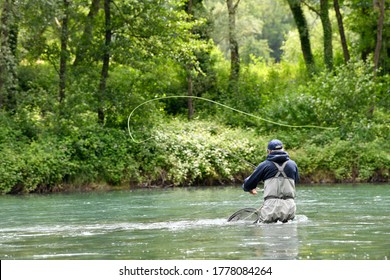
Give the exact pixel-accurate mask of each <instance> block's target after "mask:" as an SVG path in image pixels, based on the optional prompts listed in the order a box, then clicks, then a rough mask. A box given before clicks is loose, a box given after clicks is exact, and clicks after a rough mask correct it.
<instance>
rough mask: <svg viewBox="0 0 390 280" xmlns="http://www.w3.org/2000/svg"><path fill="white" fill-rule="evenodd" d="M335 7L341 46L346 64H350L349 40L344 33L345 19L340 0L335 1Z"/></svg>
mask: <svg viewBox="0 0 390 280" xmlns="http://www.w3.org/2000/svg"><path fill="white" fill-rule="evenodd" d="M333 7H334V11H335V13H336V18H337V25H338V27H339V34H340V41H341V46H342V48H343V55H344V61H345V63H348V61H349V60H350V55H349V50H348V45H347V39H346V37H345V32H344V23H343V17H342V16H341V13H340V5H339V0H333Z"/></svg>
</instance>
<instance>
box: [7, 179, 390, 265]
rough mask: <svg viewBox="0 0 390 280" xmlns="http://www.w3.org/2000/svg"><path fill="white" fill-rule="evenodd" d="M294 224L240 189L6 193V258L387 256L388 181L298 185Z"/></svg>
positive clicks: (389, 245)
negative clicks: (270, 218) (240, 215)
mask: <svg viewBox="0 0 390 280" xmlns="http://www.w3.org/2000/svg"><path fill="white" fill-rule="evenodd" d="M297 194H298V197H297V200H296V202H297V217H296V219H295V220H294V221H292V222H289V223H287V224H279V223H277V224H263V225H262V224H256V225H254V224H251V223H248V222H240V223H228V222H227V221H226V219H227V217H228V216H230V214H232V213H233V212H235V211H236V210H238V209H240V208H243V207H255V208H258V207H260V204H261V197H260V196H257V197H254V196H250V195H249V194H247V193H244V192H243V191H242V190H241V188H240V187H215V188H189V189H183V188H176V189H166V190H156V189H154V190H136V191H115V192H102V193H75V194H52V195H26V196H2V197H0V209H1V217H0V258H1V259H3V260H4V259H105V260H111V259H358V260H365V259H382V260H383V259H388V258H389V257H390V213H389V210H390V208H389V206H390V185H357V186H352V185H333V186H299V187H298V188H297Z"/></svg>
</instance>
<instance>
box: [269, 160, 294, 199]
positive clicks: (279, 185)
mask: <svg viewBox="0 0 390 280" xmlns="http://www.w3.org/2000/svg"><path fill="white" fill-rule="evenodd" d="M287 162H288V161H285V162H284V163H283V164H282V165H279V164H277V163H276V162H272V163H273V164H274V165H275V166H276V168H277V169H278V172H277V173H276V175H275V176H274V177H272V178H270V179H267V180H265V181H264V200H267V199H271V198H277V199H291V198H292V199H294V198H295V182H294V180H293V179H291V178H289V177H287V175H286V173H285V172H284V168H285V167H286V165H287Z"/></svg>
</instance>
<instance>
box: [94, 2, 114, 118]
mask: <svg viewBox="0 0 390 280" xmlns="http://www.w3.org/2000/svg"><path fill="white" fill-rule="evenodd" d="M110 3H111V0H104V15H105V43H104V51H103V66H102V72H101V76H100V84H99V93H98V110H97V113H98V121H99V123H101V124H103V123H104V109H103V99H104V95H105V91H106V84H107V78H108V69H109V66H110V46H111V36H112V30H111V8H110Z"/></svg>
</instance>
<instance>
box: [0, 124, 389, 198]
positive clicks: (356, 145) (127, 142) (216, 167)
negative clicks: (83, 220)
mask: <svg viewBox="0 0 390 280" xmlns="http://www.w3.org/2000/svg"><path fill="white" fill-rule="evenodd" d="M6 128H7V127H5V130H6ZM67 129H68V130H69V131H68V132H67V133H66V134H65V135H64V132H62V133H61V134H57V133H54V132H56V130H52V131H51V132H50V131H47V130H46V131H45V132H43V133H40V134H39V135H38V136H37V137H36V138H33V139H30V138H27V137H25V136H23V135H22V133H18V130H17V129H16V128H15V129H9V131H8V135H7V134H6V135H4V134H3V140H4V141H2V143H1V145H0V146H1V147H0V148H1V152H2V158H1V159H0V192H1V193H3V194H7V193H12V194H15V193H47V192H63V191H71V190H74V189H79V190H83V191H95V190H99V189H101V188H102V189H113V188H118V187H119V186H126V188H139V187H147V188H151V187H173V186H174V187H180V186H196V185H198V186H199V185H203V186H210V185H231V184H241V183H242V181H243V179H244V178H245V177H247V176H248V175H249V174H251V172H252V171H253V169H254V168H255V167H256V165H257V164H258V163H260V162H261V161H263V160H264V159H265V156H266V153H265V147H266V145H267V142H268V141H269V140H270V139H273V138H279V139H282V141H283V142H284V143H285V147H286V151H287V152H288V153H289V154H290V157H291V158H292V159H294V160H295V161H296V162H297V164H298V167H299V170H300V176H301V181H302V183H350V182H356V183H359V182H389V174H390V170H389V167H390V155H389V153H387V152H385V151H386V150H390V149H389V147H388V146H389V144H388V143H384V142H383V139H381V138H377V139H375V140H373V141H367V142H364V141H360V142H356V141H351V140H347V139H340V138H339V137H337V132H332V134H330V133H329V132H326V133H322V134H320V132H318V131H314V130H312V131H310V130H306V131H287V130H285V131H277V132H274V133H269V134H267V135H259V134H258V133H257V132H256V131H255V130H253V129H241V128H238V127H236V128H233V127H228V126H226V125H222V124H218V123H216V122H210V121H207V122H206V121H191V122H188V121H183V120H171V121H168V122H166V123H164V126H155V127H153V128H150V130H149V131H148V132H147V133H145V132H143V134H142V135H139V134H137V135H136V136H138V137H139V138H140V139H139V140H141V139H146V138H149V139H148V140H147V141H134V139H132V138H131V137H129V135H128V131H126V130H121V129H113V128H103V127H100V126H93V127H83V128H73V129H70V128H67ZM3 130H4V127H3ZM141 137H144V138H141ZM378 151H379V152H378Z"/></svg>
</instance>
